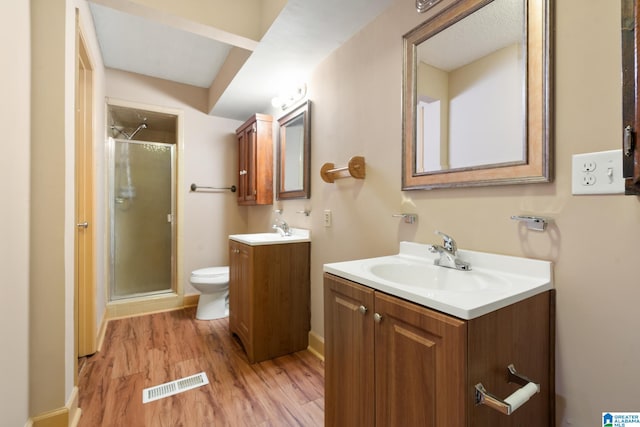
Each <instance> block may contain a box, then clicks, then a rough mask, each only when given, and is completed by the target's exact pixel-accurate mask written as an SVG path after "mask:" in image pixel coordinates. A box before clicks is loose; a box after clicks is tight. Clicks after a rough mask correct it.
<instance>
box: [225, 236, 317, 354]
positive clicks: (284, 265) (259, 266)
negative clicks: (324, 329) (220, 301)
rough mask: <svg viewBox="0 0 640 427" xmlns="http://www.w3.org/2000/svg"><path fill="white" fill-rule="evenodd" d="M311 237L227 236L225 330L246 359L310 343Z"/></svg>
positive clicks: (294, 349)
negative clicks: (267, 241) (247, 239)
mask: <svg viewBox="0 0 640 427" xmlns="http://www.w3.org/2000/svg"><path fill="white" fill-rule="evenodd" d="M309 262H310V243H309V242H300V243H284V244H273V245H258V246H251V245H246V244H243V243H240V242H236V241H234V240H229V330H230V331H231V333H233V334H235V335H237V336H238V338H239V339H240V341H241V342H242V345H243V347H244V349H245V351H246V353H247V358H248V359H249V362H250V363H255V362H260V361H263V360H267V359H273V358H274V357H278V356H282V355H284V354H289V353H293V352H296V351H300V350H304V349H306V348H307V346H308V344H309V330H310V328H311V308H310V304H311V302H310V281H309V280H310V279H309Z"/></svg>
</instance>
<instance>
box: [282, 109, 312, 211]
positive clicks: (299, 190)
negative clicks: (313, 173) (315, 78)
mask: <svg viewBox="0 0 640 427" xmlns="http://www.w3.org/2000/svg"><path fill="white" fill-rule="evenodd" d="M278 124H279V125H280V132H279V138H278V157H277V159H278V160H277V163H278V165H277V184H276V185H277V188H276V198H277V199H278V200H283V199H305V198H306V199H308V198H309V197H310V196H311V185H310V174H309V165H310V163H311V159H310V157H311V101H307V102H306V103H304V104H302V105H300V106H299V107H297V108H295V109H293V110H292V111H291V112H289V113H287V114H286V115H284V116H283V117H281V118H280V119H278Z"/></svg>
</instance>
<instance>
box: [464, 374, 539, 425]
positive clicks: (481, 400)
mask: <svg viewBox="0 0 640 427" xmlns="http://www.w3.org/2000/svg"><path fill="white" fill-rule="evenodd" d="M507 381H508V382H510V383H515V384H519V385H521V386H522V388H519V389H518V390H516V391H515V392H513V393H512V394H511V395H510V396H509V397H507V398H505V399H504V400H503V399H500V398H498V397H496V396H494V395H493V394H491V393H489V392H488V391H487V390H486V389H485V388H484V386H483V385H482V383H478V384H476V405H486V406H488V407H490V408H492V409H495V410H496V411H498V412H502V413H503V414H505V415H511V414H512V413H513V411H515V410H516V409H518V408H519V407H520V406H522V405H523V404H525V403H526V402H527V401H528V400H529V399H530V398H531V396H533V395H534V394H536V393H539V392H540V384H536V383H535V382H533V381H531V380H530V379H529V378H527V377H525V376H524V375H522V374H519V373H518V372H516V368H515V367H514V366H513V364H510V365H509V366H507Z"/></svg>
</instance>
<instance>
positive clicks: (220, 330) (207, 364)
mask: <svg viewBox="0 0 640 427" xmlns="http://www.w3.org/2000/svg"><path fill="white" fill-rule="evenodd" d="M200 372H205V373H206V375H207V377H208V379H209V384H208V385H205V386H202V387H198V388H196V389H193V390H188V391H185V392H183V393H180V394H177V395H174V396H170V397H165V398H163V399H160V400H157V401H153V402H149V403H146V404H143V403H142V390H143V389H145V388H148V387H153V386H156V385H160V384H163V383H166V382H169V381H174V380H177V379H180V378H183V377H187V376H190V375H194V374H197V373H200ZM79 389H80V394H79V405H80V408H81V409H82V417H81V419H80V423H79V427H97V426H118V427H121V426H131V427H138V426H147V427H161V426H171V427H176V426H184V427H196V426H197V427H200V426H305V427H306V426H322V425H323V424H324V363H323V362H322V361H321V360H319V359H318V358H317V357H315V356H314V355H313V354H311V353H310V352H308V351H301V352H297V353H294V354H291V355H286V356H282V357H279V358H277V359H273V360H268V361H265V362H261V363H256V364H254V365H250V364H249V363H248V361H247V357H246V355H245V353H244V350H243V349H242V347H241V345H240V344H239V342H238V341H237V339H235V338H234V337H232V336H231V335H230V333H229V327H228V320H227V319H219V320H209V321H203V320H196V319H195V308H189V309H185V310H176V311H170V312H163V313H155V314H151V315H146V316H140V317H132V318H127V319H120V320H113V321H110V322H109V325H108V327H107V332H106V336H105V341H104V344H103V345H102V350H101V351H100V352H98V353H96V354H95V355H94V356H91V357H90V358H88V359H87V360H86V362H85V364H84V366H83V368H82V371H81V372H80V375H79Z"/></svg>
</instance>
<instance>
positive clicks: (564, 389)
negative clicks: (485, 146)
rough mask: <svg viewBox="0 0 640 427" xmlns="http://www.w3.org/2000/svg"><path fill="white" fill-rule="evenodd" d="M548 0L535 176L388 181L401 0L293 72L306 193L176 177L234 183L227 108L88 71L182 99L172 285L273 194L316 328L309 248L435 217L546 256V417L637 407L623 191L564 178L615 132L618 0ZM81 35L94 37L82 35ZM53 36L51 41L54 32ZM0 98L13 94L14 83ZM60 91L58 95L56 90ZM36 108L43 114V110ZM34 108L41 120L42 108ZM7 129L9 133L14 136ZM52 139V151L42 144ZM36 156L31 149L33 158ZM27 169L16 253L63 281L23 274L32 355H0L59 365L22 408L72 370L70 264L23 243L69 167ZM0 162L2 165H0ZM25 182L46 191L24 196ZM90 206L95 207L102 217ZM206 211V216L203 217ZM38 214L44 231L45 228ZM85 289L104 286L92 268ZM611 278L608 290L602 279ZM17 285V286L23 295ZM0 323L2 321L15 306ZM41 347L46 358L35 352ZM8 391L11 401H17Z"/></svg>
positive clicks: (471, 245) (328, 247)
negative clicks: (306, 121) (544, 167)
mask: <svg viewBox="0 0 640 427" xmlns="http://www.w3.org/2000/svg"><path fill="white" fill-rule="evenodd" d="M35 3H37V2H35ZM52 3H53V2H52ZM61 3H64V5H62V6H61V5H60V4H61ZM67 3H69V4H67ZM71 3H73V2H57V3H56V4H57V5H58V7H59V8H62V9H64V10H63V11H62V12H60V11H54V13H53V14H52V15H51V16H52V17H54V18H56V17H57V18H58V19H51V21H49V22H48V23H47V24H46V25H48V26H52V27H53V29H54V30H55V31H63V32H65V33H68V32H69V28H68V27H69V25H70V24H68V22H73V13H74V12H73V10H72V9H73V7H75V6H78V7H79V8H80V20H81V22H83V23H85V26H86V25H87V24H86V19H87V13H88V8H87V6H86V4H84V3H83V2H80V1H78V2H75V4H71ZM409 3H411V2H409ZM555 3H556V4H555V8H556V20H555V40H556V42H555V106H554V122H555V137H554V140H555V149H554V150H555V153H554V154H555V155H554V159H555V177H554V180H553V182H551V183H544V184H524V185H515V186H497V187H478V188H456V189H440V190H432V191H411V192H403V191H401V190H400V185H401V134H402V128H401V127H402V123H401V117H400V116H401V115H400V105H401V98H400V97H401V90H402V84H401V78H400V76H401V75H402V70H401V67H402V65H401V64H402V50H401V37H402V35H403V34H404V33H406V31H407V30H408V29H410V28H413V27H414V26H416V25H417V24H418V23H420V22H421V21H420V19H421V18H420V16H418V15H417V14H416V13H415V10H414V8H413V5H411V4H408V3H407V2H404V1H400V0H397V1H394V2H393V3H392V4H391V6H390V7H389V8H388V9H387V10H385V11H384V12H383V13H382V14H381V15H379V16H378V17H377V18H376V19H375V20H374V21H373V22H372V23H371V24H369V25H368V26H367V27H366V28H365V29H364V30H363V31H362V32H361V33H359V34H357V35H356V36H355V37H354V38H352V39H350V40H348V41H346V43H345V44H344V45H342V46H341V47H340V48H339V49H338V50H337V51H336V52H334V53H333V54H331V55H330V56H328V57H327V58H326V59H325V60H324V61H323V62H322V63H321V64H320V65H319V66H318V67H317V68H316V69H315V70H314V71H313V73H312V74H311V76H310V77H309V79H308V81H307V87H308V98H309V99H311V100H312V102H313V108H314V110H313V111H314V113H313V117H312V119H313V127H312V141H313V142H312V144H313V145H312V156H311V162H312V163H311V171H312V173H311V188H312V192H311V194H312V196H311V199H309V200H291V201H283V202H280V203H279V204H278V203H277V204H275V205H273V206H257V207H248V208H246V207H239V206H237V204H236V203H235V199H234V196H233V195H232V194H230V193H220V194H205V193H189V192H188V186H189V185H190V184H191V183H192V182H195V183H198V184H202V185H214V186H218V185H221V186H227V185H230V184H234V182H233V179H234V177H235V175H234V173H233V165H235V161H236V157H235V156H236V155H237V154H236V152H235V151H234V150H235V143H236V141H235V135H234V132H235V129H236V128H237V126H238V125H239V124H240V123H239V121H236V120H229V119H224V118H220V117H215V116H209V115H207V114H203V113H202V111H203V110H206V105H207V102H208V94H207V91H205V90H201V89H199V88H195V87H193V86H186V85H178V84H173V83H169V82H166V81H162V80H155V79H150V78H144V77H141V76H138V75H133V74H129V73H126V72H121V71H115V70H100V69H99V68H98V69H97V70H96V71H95V76H96V78H97V79H98V80H100V81H102V80H103V81H104V87H101V88H98V89H97V93H96V99H104V97H105V96H106V97H109V98H113V99H124V100H130V101H135V102H137V103H140V104H147V105H153V106H163V107H166V108H171V109H176V110H181V111H182V112H183V115H184V123H185V126H184V129H183V132H184V141H185V142H184V144H185V145H184V149H183V150H184V151H183V153H182V156H181V158H182V160H181V161H182V162H183V163H182V166H181V167H179V168H178V174H180V176H181V183H182V187H181V188H182V191H183V204H182V205H179V208H178V209H183V211H182V221H183V224H184V234H183V238H182V247H180V248H179V249H178V252H179V253H181V254H182V255H183V256H182V263H183V264H182V266H181V271H182V277H181V280H180V281H181V283H182V286H183V287H184V291H185V294H188V293H195V291H193V290H192V289H190V288H189V286H188V272H189V271H191V270H192V269H196V268H199V267H202V266H208V265H211V264H212V263H213V264H216V263H225V262H226V261H227V260H226V253H227V246H226V243H227V237H226V236H227V235H228V234H232V233H236V232H258V231H265V230H268V229H269V227H270V225H271V223H272V221H273V218H274V212H273V210H274V208H276V207H279V208H281V209H282V211H283V213H282V215H283V217H284V218H285V219H286V221H287V222H289V223H290V224H291V225H292V226H296V227H300V228H307V229H310V230H311V232H312V255H311V257H312V259H311V301H312V305H311V313H312V319H311V329H312V332H313V333H315V334H316V335H317V336H319V337H322V335H323V319H322V305H323V303H322V265H323V264H325V263H329V262H335V261H342V260H347V259H355V258H367V257H373V256H381V255H386V254H393V253H396V252H397V250H398V243H399V241H402V240H406V241H415V242H422V243H434V242H435V240H436V239H437V237H436V236H434V234H433V231H434V230H437V229H440V230H443V231H446V232H448V233H450V234H451V235H453V236H455V237H456V240H457V241H458V244H459V246H460V247H461V248H465V249H472V250H478V251H487V252H495V253H501V254H509V255H516V256H525V257H531V258H539V259H545V260H550V261H553V263H554V286H555V288H556V290H557V318H556V327H557V329H556V334H557V337H556V403H557V409H556V413H557V419H558V423H557V424H558V425H566V426H571V425H575V426H582V425H593V424H594V423H597V420H598V419H600V416H601V413H602V412H605V411H616V410H625V411H638V410H640V409H639V408H638V406H637V399H636V396H637V393H636V392H635V389H636V387H635V385H636V384H637V383H638V381H640V377H639V375H640V374H639V373H638V370H637V369H636V366H635V361H637V359H638V357H640V347H639V346H638V344H637V342H635V341H634V340H632V339H630V338H632V337H633V333H634V332H633V328H632V327H630V324H632V323H633V318H632V315H631V313H634V312H635V310H636V302H635V301H637V300H638V296H640V290H639V289H638V287H637V278H636V272H635V268H634V266H633V265H632V264H633V262H630V261H631V260H632V259H633V258H632V255H630V254H633V253H634V249H635V245H634V238H633V237H635V236H637V235H638V232H640V220H639V219H638V218H640V207H639V203H638V200H637V198H636V197H622V196H581V197H578V196H573V195H572V194H571V156H572V155H573V154H577V153H583V152H593V151H603V150H611V149H616V148H619V145H620V144H619V139H620V129H619V128H620V127H619V122H620V116H621V94H620V92H621V90H620V65H619V64H620V50H619V21H620V7H619V2H618V1H614V2H611V1H598V0H593V1H589V2H583V1H578V0H565V1H562V2H555ZM60 15H62V17H60ZM7 16H13V15H11V14H9V15H7ZM63 18H64V19H63ZM65 19H66V21H65ZM25 21H26V22H25ZM59 21H64V22H67V24H64V23H62V24H60V22H59ZM17 22H20V21H19V20H17ZM22 23H23V24H24V28H27V29H28V28H29V21H28V16H27V17H26V18H24V17H23V19H22ZM10 28H13V27H12V26H10ZM44 28H46V26H45V27H44ZM13 31H14V32H16V33H17V34H19V35H20V37H28V35H29V30H26V29H21V27H15V28H13ZM67 38H71V39H72V38H73V37H70V36H67ZM89 42H90V46H93V48H94V49H95V44H94V43H95V41H93V42H91V40H89ZM58 50H59V51H60V52H63V51H64V49H60V48H59V46H58ZM36 54H37V55H39V56H37V57H42V58H48V56H46V55H45V54H44V53H38V51H36ZM61 56H62V57H64V55H61ZM46 60H47V61H49V59H46ZM60 61H61V62H62V64H60V63H58V64H55V65H57V66H58V67H60V68H64V67H65V63H64V61H63V59H61V60H60ZM52 62H55V61H52ZM19 65H20V67H21V68H18V70H21V71H23V72H24V73H23V74H25V75H27V74H28V70H29V69H30V68H29V63H28V61H27V60H23V61H22V62H21V63H20V64H19ZM365 67H366V71H364V68H365ZM19 75H20V74H17V76H19ZM36 77H37V76H36ZM64 78H65V76H64V75H63V76H59V75H58V76H54V77H51V78H50V79H48V80H47V79H44V78H43V80H42V81H46V82H47V83H48V84H52V82H53V83H55V82H58V85H60V87H64ZM52 85H53V86H57V85H56V84H52ZM28 87H29V86H27V88H28ZM54 95H55V96H57V98H55V99H54V100H51V101H50V100H44V99H43V100H41V101H39V103H38V104H39V105H38V108H41V109H43V110H46V109H49V110H51V111H57V110H58V109H59V103H60V102H61V98H64V94H59V93H58V94H54ZM15 98H16V99H21V96H20V95H16V96H15ZM62 102H65V105H67V106H68V105H69V104H68V103H69V101H68V100H66V101H64V100H63V101H62ZM98 104H101V103H98ZM34 107H35V103H34ZM67 110H68V108H67ZM40 114H42V115H46V111H45V112H41V113H40ZM66 114H67V115H68V114H69V113H68V112H67V113H66ZM27 115H28V113H27ZM32 117H35V118H38V117H39V116H37V115H36V116H32ZM103 117H104V115H101V114H96V125H97V127H100V126H102V125H105V123H104V118H103ZM35 118H32V119H31V120H32V121H34V120H35ZM52 120H53V121H54V125H53V126H51V127H50V128H49V131H48V133H49V135H47V136H43V135H40V134H39V133H38V132H36V131H33V135H32V138H33V139H34V140H35V141H36V143H35V144H33V145H32V148H31V149H32V150H33V152H34V153H35V154H41V155H43V156H44V157H46V156H48V155H50V154H51V155H52V156H53V157H54V158H55V159H59V160H61V162H56V163H57V164H58V165H60V164H64V161H63V160H65V157H64V156H65V154H64V152H65V150H67V152H68V151H69V150H70V151H71V152H72V149H70V147H71V146H72V144H70V143H69V142H68V141H67V140H66V139H65V136H64V132H63V130H64V128H63V130H61V127H62V126H61V125H60V122H64V115H63V117H62V118H60V117H57V118H56V119H55V120H54V119H52ZM39 123H40V124H43V123H44V124H47V120H45V121H40V122H39ZM32 126H35V124H32ZM10 131H11V130H10ZM97 134H98V135H100V136H103V134H102V133H99V132H98V133H97ZM15 136H16V138H17V139H18V140H22V141H24V138H26V137H25V136H22V135H19V134H18V135H15ZM47 137H48V138H47ZM21 138H22V139H21ZM37 141H42V142H39V143H38V142H37ZM45 141H46V142H45ZM51 141H54V144H52V145H53V147H52V148H50V147H47V144H51ZM25 145H28V140H26V142H25ZM56 148H57V149H58V151H56V152H53V153H52V152H51V151H50V150H53V149H56ZM97 153H101V151H97ZM23 154H24V153H23ZM354 155H362V156H364V157H365V158H366V165H367V177H366V179H365V180H363V181H355V180H342V181H340V182H338V183H336V184H328V183H325V182H324V181H322V180H321V178H320V175H319V170H320V168H321V166H322V165H323V164H324V163H325V162H335V163H336V164H337V165H342V164H346V162H347V161H348V159H349V158H350V157H352V156H354ZM66 156H68V154H66ZM96 159H97V160H96V163H97V164H96V166H97V172H98V173H97V174H98V176H100V174H102V173H103V172H104V171H105V170H106V165H105V164H104V163H102V162H103V160H100V156H96ZM37 161H38V158H36V159H35V160H33V162H37ZM52 163H54V162H52ZM71 163H72V162H71ZM31 169H32V170H38V171H39V172H40V173H41V174H42V176H41V177H38V176H36V174H35V173H33V174H30V173H29V169H28V166H27V168H26V169H25V170H26V172H24V174H23V176H24V175H26V177H27V178H29V177H30V178H31V180H32V181H33V182H32V186H31V188H32V190H31V191H32V198H33V199H34V200H36V201H35V202H34V203H35V205H34V206H32V207H31V209H37V211H35V214H34V211H33V210H32V211H31V215H32V221H33V222H34V223H35V224H36V225H39V226H41V228H42V229H43V230H44V231H42V232H41V233H34V232H32V235H34V236H35V237H34V239H35V240H34V241H33V242H32V246H33V247H32V249H31V255H30V259H31V262H34V263H36V266H38V265H41V266H42V268H40V269H39V270H41V271H42V273H38V274H48V275H49V276H52V277H56V279H57V280H58V281H59V282H60V283H62V284H63V285H61V287H62V288H64V289H63V290H59V291H55V290H52V289H51V287H50V286H49V284H50V283H49V281H48V280H47V277H40V276H39V275H38V274H36V275H35V276H34V277H32V278H31V280H30V282H27V283H30V285H29V286H30V287H31V292H32V293H41V294H42V295H43V296H44V297H45V298H46V299H48V302H49V304H51V306H50V307H45V308H47V309H48V310H52V311H53V314H52V315H51V316H46V317H45V316H42V315H38V313H42V312H44V311H46V310H41V309H42V308H43V307H42V306H41V304H40V303H38V302H37V301H36V302H30V303H27V302H23V305H24V306H25V310H24V312H25V313H27V312H31V313H32V314H31V315H27V314H23V315H22V316H23V318H24V319H25V320H28V319H30V322H31V325H32V327H33V328H34V331H35V332H29V330H28V329H27V328H26V327H24V328H23V327H19V328H20V329H19V330H21V331H22V332H24V335H27V336H30V340H31V341H32V342H33V344H32V349H31V352H32V353H34V356H32V357H33V358H34V360H33V361H32V362H31V365H33V366H32V367H31V368H28V367H24V362H20V360H22V359H25V360H26V359H27V358H26V357H24V358H23V357H22V356H23V355H24V354H26V353H27V351H26V350H25V351H17V352H16V355H15V359H17V360H18V362H19V363H18V366H21V367H23V368H22V371H23V372H26V373H27V374H30V375H29V376H30V377H32V378H38V377H40V376H42V377H43V378H47V377H48V375H47V372H51V371H57V372H64V378H57V377H56V378H55V379H53V380H52V381H51V384H54V385H52V386H45V387H42V388H41V389H39V390H38V391H33V392H31V393H32V394H31V396H30V398H29V399H28V400H27V402H30V404H31V409H29V410H27V409H24V412H25V413H27V412H29V413H30V414H31V415H34V414H38V413H44V412H46V411H49V410H53V409H55V408H57V407H60V406H63V405H64V403H65V402H66V400H67V399H68V397H69V394H70V393H71V391H70V390H71V389H72V384H73V368H72V367H70V366H69V364H70V363H71V362H70V361H69V360H67V359H68V357H66V356H65V354H67V353H69V351H68V349H69V346H70V345H69V342H72V340H73V333H72V332H71V333H69V330H68V327H67V326H66V325H68V324H70V323H71V324H72V322H69V319H71V318H72V315H73V313H70V312H69V310H68V309H66V308H65V307H66V304H65V301H68V299H69V298H70V297H69V295H72V294H73V292H72V291H70V289H72V285H71V286H70V285H69V278H68V277H67V276H65V274H64V272H61V271H60V270H61V269H60V265H62V266H64V267H66V268H67V270H72V268H69V267H70V265H69V261H68V259H69V258H71V259H72V257H69V254H68V253H67V254H66V255H67V256H68V258H65V259H64V260H59V259H58V260H53V261H52V262H54V265H53V266H51V265H50V264H49V261H47V257H46V256H45V255H44V254H42V253H40V252H38V251H39V249H38V248H37V247H38V246H40V245H41V244H44V245H43V246H46V244H48V243H49V241H50V240H51V241H53V242H54V244H60V245H62V244H63V243H64V238H61V237H59V236H60V235H63V236H66V235H68V232H69V231H68V230H67V229H66V228H64V226H60V225H50V220H51V215H52V210H53V213H54V214H55V219H56V221H57V222H56V224H57V223H63V222H65V221H66V223H69V224H71V223H72V222H73V219H69V218H70V217H73V215H72V214H70V213H69V212H70V211H71V210H72V209H70V207H69V206H68V203H67V204H65V203H64V202H61V201H60V200H65V195H66V194H67V192H68V191H69V190H68V188H72V187H73V185H72V184H69V182H68V181H65V179H68V178H65V177H64V176H63V177H60V175H64V173H65V172H66V169H64V168H63V167H62V166H54V165H47V164H42V163H35V164H34V163H32V164H31ZM61 169H62V170H61ZM51 176H53V178H54V179H55V180H56V182H60V181H62V182H63V184H64V185H60V186H49V185H46V181H44V182H43V180H46V179H47V178H51ZM3 177H4V178H5V180H7V181H9V180H14V178H13V177H12V176H11V175H3ZM65 185H66V188H67V190H66V191H65ZM52 187H53V188H52ZM59 187H61V188H59ZM45 189H46V190H47V191H50V192H52V194H51V197H50V196H47V195H46V194H43V193H44V191H45ZM39 197H42V198H43V199H44V200H45V201H46V203H48V204H44V203H45V202H42V203H43V204H42V205H41V204H39V202H37V199H38V198H39ZM52 197H55V199H52ZM97 204H98V212H100V211H101V210H102V209H103V208H104V201H102V200H101V199H100V198H98V201H97ZM180 206H181V207H180ZM305 209H308V210H310V211H311V214H310V216H309V217H306V216H305V215H302V214H298V213H297V212H298V211H302V210H305ZM324 210H331V212H332V226H331V227H329V228H326V227H324V224H323V216H322V213H323V211H324ZM403 211H415V212H416V213H418V214H419V221H418V223H417V224H414V225H410V224H405V223H403V222H401V221H400V220H398V218H394V217H392V215H393V214H395V213H399V212H403ZM27 212H29V211H28V210H27ZM523 212H529V213H536V214H539V215H543V216H546V217H550V218H552V219H553V221H554V222H553V226H552V227H551V229H550V231H549V232H547V233H532V232H526V231H523V230H522V229H521V228H520V227H519V226H518V225H517V224H516V223H515V222H514V221H512V220H510V216H511V215H515V214H520V213H523ZM178 214H179V215H180V212H178ZM100 215H101V214H98V216H97V221H98V222H102V223H104V222H105V221H104V217H102V216H100ZM213 217H215V218H216V219H215V221H212V220H211V218H213ZM60 218H62V219H60ZM49 228H51V229H52V234H53V235H49V234H48V233H49V231H47V230H48V229H49ZM38 230H40V228H38ZM101 231H104V229H101ZM67 239H68V237H67ZM589 242H591V243H592V244H589ZM66 247H68V246H66ZM103 258H104V250H102V252H100V253H99V254H98V259H103ZM28 259H29V258H28ZM71 267H72V263H71ZM104 268H105V267H104V266H103V265H102V263H98V267H97V269H98V271H97V274H98V276H99V277H102V276H104ZM54 289H58V288H57V287H55V288H54ZM100 289H102V290H104V283H102V288H100ZM612 289H615V292H610V291H611V290H612ZM12 292H17V290H16V291H12ZM24 299H26V298H24ZM18 300H19V301H23V299H22V297H21V298H18ZM96 303H97V306H98V307H101V308H104V307H106V297H105V294H104V292H102V291H101V292H98V293H97V301H96ZM100 314H101V311H100V309H98V315H100ZM4 323H5V324H7V325H10V324H12V323H15V321H12V322H9V321H7V322H4ZM18 323H24V324H27V323H28V322H26V321H25V322H18ZM52 331H53V332H54V333H51V332H52ZM30 334H31V335H30ZM49 336H51V338H49ZM53 338H56V340H57V341H56V342H55V343H52V342H51V340H52V339H53ZM601 341H602V342H601ZM24 347H27V345H25V344H24V343H22V342H20V345H19V346H18V347H17V348H24ZM45 349H46V350H47V351H46V354H47V355H48V356H47V358H46V360H43V359H42V358H40V357H38V356H36V355H35V354H38V353H39V352H40V353H42V350H45ZM24 394H27V391H26V390H25V391H24ZM23 406H26V404H24V402H23ZM19 415H23V414H19ZM23 418H24V417H23Z"/></svg>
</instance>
